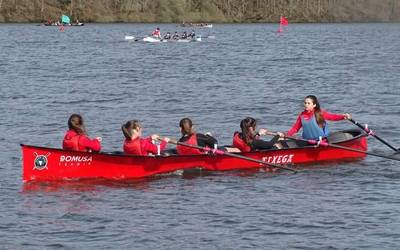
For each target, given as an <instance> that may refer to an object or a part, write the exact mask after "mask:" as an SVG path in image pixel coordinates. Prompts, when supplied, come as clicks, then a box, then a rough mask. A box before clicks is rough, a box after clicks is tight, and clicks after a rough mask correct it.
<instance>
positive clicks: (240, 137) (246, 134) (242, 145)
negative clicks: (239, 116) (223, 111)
mask: <svg viewBox="0 0 400 250" xmlns="http://www.w3.org/2000/svg"><path fill="white" fill-rule="evenodd" d="M256 126H257V122H256V120H255V119H254V118H252V117H246V118H245V119H243V120H242V121H241V122H240V128H241V130H242V132H235V133H234V135H233V146H234V147H236V148H238V149H239V150H240V151H241V152H250V151H254V150H266V149H274V148H275V149H279V148H283V147H287V145H286V143H284V142H283V141H281V142H279V140H280V139H283V138H284V136H285V135H284V134H283V133H280V132H278V133H277V134H278V135H276V136H275V137H274V138H272V140H270V141H264V140H261V139H260V136H262V135H267V132H268V130H266V129H260V130H259V131H258V132H257V130H256Z"/></svg>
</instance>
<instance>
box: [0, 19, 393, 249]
mask: <svg viewBox="0 0 400 250" xmlns="http://www.w3.org/2000/svg"><path fill="white" fill-rule="evenodd" d="M154 27H155V26H154V25H144V24H115V25H87V26H84V27H71V28H67V29H66V30H65V31H64V32H60V31H59V30H58V29H57V28H55V27H40V26H34V25H29V24H25V25H0V53H1V54H0V55H1V57H0V86H1V92H0V97H1V98H0V111H1V114H2V117H1V120H0V128H1V134H0V154H1V158H0V159H1V162H2V164H0V176H1V181H0V186H1V192H0V221H1V222H0V246H1V247H0V248H5V249H53V248H66V249H78V248H79V249H114V248H117V249H138V248H139V249H156V248H161V249H193V248H199V249H243V248H254V249H268V248H273V249H286V248H291V249H293V248H298V249H399V248H400V243H399V238H400V164H399V162H398V161H390V160H385V159H382V158H378V157H373V156H368V157H367V158H366V159H364V160H361V161H356V162H347V163H343V162H336V163H329V164H320V165H316V166H313V167H312V168H310V169H307V170H306V171H304V172H301V173H298V174H295V175H293V174H288V173H282V174H269V173H265V172H263V171H258V170H254V171H233V172H223V173H221V172H217V173H185V174H183V175H182V174H171V175H166V176H158V177H155V178H151V179H148V180H137V181H126V182H103V181H84V182H72V183H71V182H66V183H43V184H23V183H22V180H21V168H22V167H21V151H20V147H19V144H20V143H25V144H33V145H42V146H51V147H59V146H60V145H61V140H62V137H63V134H64V132H65V130H66V125H67V124H66V121H67V118H68V116H69V115H70V114H71V113H73V112H79V113H81V114H83V115H84V117H85V119H86V124H87V127H88V130H89V134H90V135H92V136H102V137H103V142H104V143H103V149H104V150H105V151H114V150H121V145H122V141H123V138H122V134H121V132H120V126H121V124H122V123H123V122H125V121H126V120H128V119H140V120H141V121H142V123H143V125H144V127H145V131H144V133H145V134H150V133H160V134H162V135H168V136H171V137H174V138H176V137H178V136H179V130H178V122H179V120H180V119H181V118H182V117H185V116H189V117H191V118H192V119H193V120H194V122H195V123H196V128H197V130H198V131H200V132H206V131H210V132H212V133H213V134H214V135H215V137H217V138H218V139H219V141H220V144H229V143H230V142H231V136H232V133H233V132H234V131H235V130H238V129H239V125H238V124H239V121H240V120H241V119H242V118H244V117H245V116H253V117H255V118H257V119H259V125H260V127H267V128H269V129H271V130H274V131H277V130H280V131H285V130H287V129H288V128H289V127H290V126H291V125H292V123H293V122H294V121H295V119H296V116H297V114H298V113H299V112H300V111H301V109H302V100H303V97H304V96H306V95H308V94H314V95H317V96H318V97H319V99H320V101H321V103H322V106H323V107H324V108H326V109H328V110H329V111H332V112H340V113H342V112H349V113H351V114H352V115H353V117H354V119H355V120H357V121H359V122H363V123H368V124H369V126H370V127H371V128H373V129H374V130H375V131H376V132H377V134H379V135H380V136H381V137H382V138H384V139H386V140H388V141H389V142H390V143H391V144H393V145H395V146H396V147H399V146H400V130H399V129H398V125H399V123H400V119H399V114H400V88H399V86H400V83H399V82H400V46H399V41H400V26H399V24H323V25H322V24H299V25H290V26H289V28H288V30H287V31H285V32H284V33H283V34H281V35H277V34H276V30H277V26H276V25H272V24H257V25H215V26H214V28H213V29H212V30H207V29H203V30H197V33H198V34H202V35H203V36H210V35H211V36H214V38H208V39H207V38H206V39H203V41H202V42H198V43H162V44H144V43H135V42H129V41H125V40H124V36H125V35H135V36H143V35H145V34H146V33H148V32H150V31H151V30H152V29H153V28H154ZM160 27H161V30H162V31H167V30H169V31H172V32H174V31H175V30H178V31H183V29H182V28H178V27H176V26H174V25H160ZM330 125H331V130H338V129H346V128H354V125H352V124H351V123H349V122H345V121H341V122H336V123H330ZM369 150H370V151H371V152H374V153H378V154H391V153H393V152H391V150H390V149H389V148H387V147H385V146H384V145H383V144H382V143H380V142H379V141H377V140H375V139H374V138H370V139H369Z"/></svg>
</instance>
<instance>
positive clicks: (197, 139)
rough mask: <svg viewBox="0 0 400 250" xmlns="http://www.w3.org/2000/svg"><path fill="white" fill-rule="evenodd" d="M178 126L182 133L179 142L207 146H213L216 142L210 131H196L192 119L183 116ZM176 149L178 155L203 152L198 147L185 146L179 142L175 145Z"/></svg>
mask: <svg viewBox="0 0 400 250" xmlns="http://www.w3.org/2000/svg"><path fill="white" fill-rule="evenodd" d="M179 127H180V128H181V133H182V137H181V138H180V139H179V142H182V143H185V144H190V145H195V146H200V147H208V148H214V147H215V146H216V145H217V144H218V141H217V140H216V139H215V138H214V137H212V136H211V134H210V133H206V134H201V133H196V132H195V131H194V129H193V123H192V120H190V119H189V118H183V119H182V120H181V121H180V122H179ZM176 150H177V151H178V154H180V155H193V154H203V153H204V152H203V151H201V150H200V149H196V148H191V147H187V146H184V145H181V144H178V145H177V146H176Z"/></svg>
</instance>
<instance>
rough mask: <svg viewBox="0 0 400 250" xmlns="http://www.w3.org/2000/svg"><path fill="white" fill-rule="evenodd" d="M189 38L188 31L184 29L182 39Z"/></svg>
mask: <svg viewBox="0 0 400 250" xmlns="http://www.w3.org/2000/svg"><path fill="white" fill-rule="evenodd" d="M187 38H188V35H187V33H186V31H184V32H183V34H182V36H181V39H187Z"/></svg>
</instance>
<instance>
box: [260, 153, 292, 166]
mask: <svg viewBox="0 0 400 250" xmlns="http://www.w3.org/2000/svg"><path fill="white" fill-rule="evenodd" d="M293 157H294V155H293V154H290V155H274V156H268V157H263V158H262V160H263V161H265V162H267V163H273V164H285V163H292V161H293Z"/></svg>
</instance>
